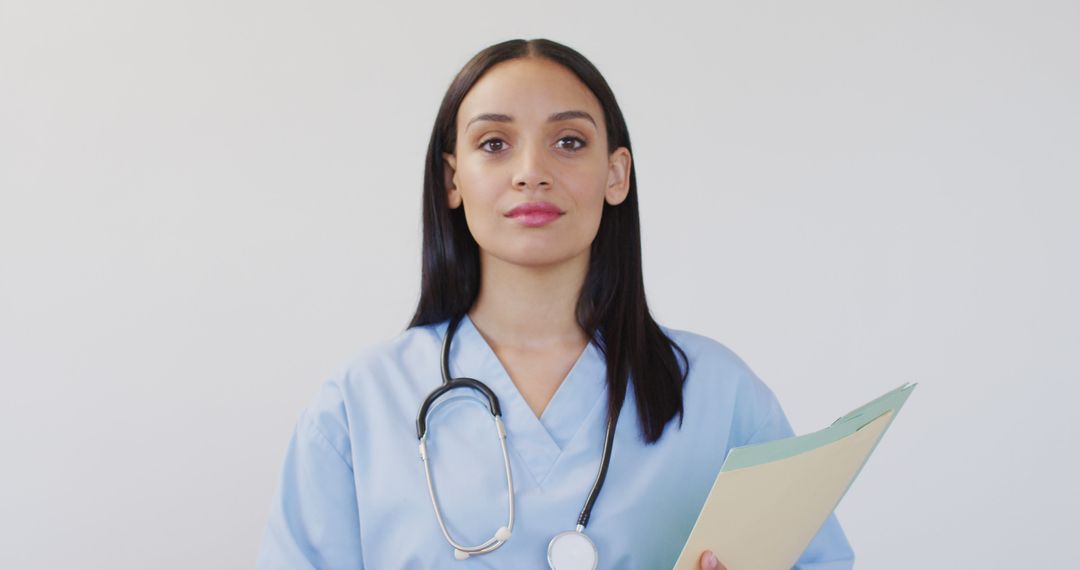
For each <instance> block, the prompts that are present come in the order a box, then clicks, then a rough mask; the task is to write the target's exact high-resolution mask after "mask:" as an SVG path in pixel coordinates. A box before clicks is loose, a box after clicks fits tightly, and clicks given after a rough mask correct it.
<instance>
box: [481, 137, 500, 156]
mask: <svg viewBox="0 0 1080 570" xmlns="http://www.w3.org/2000/svg"><path fill="white" fill-rule="evenodd" d="M489 143H491V144H495V145H498V146H497V148H495V149H492V150H487V149H485V148H484V147H485V146H487V145H488V144H489ZM505 144H506V141H504V140H502V139H500V138H498V137H491V138H490V139H487V140H486V141H484V142H482V143H480V149H481V150H484V152H492V153H494V152H499V151H500V150H502V147H503V145H505Z"/></svg>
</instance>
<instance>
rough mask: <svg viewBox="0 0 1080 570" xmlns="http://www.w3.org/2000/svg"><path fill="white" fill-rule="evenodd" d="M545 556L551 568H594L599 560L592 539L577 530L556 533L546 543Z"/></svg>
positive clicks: (591, 569)
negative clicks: (546, 551) (546, 550)
mask: <svg viewBox="0 0 1080 570" xmlns="http://www.w3.org/2000/svg"><path fill="white" fill-rule="evenodd" d="M547 558H548V565H549V566H550V567H551V568H552V569H553V570H596V565H597V563H598V561H599V555H598V553H597V551H596V545H595V544H593V541H592V539H590V538H589V537H588V536H585V533H583V532H581V531H577V530H568V531H565V532H560V533H559V534H556V535H555V537H554V538H552V539H551V542H549V543H548V553H547Z"/></svg>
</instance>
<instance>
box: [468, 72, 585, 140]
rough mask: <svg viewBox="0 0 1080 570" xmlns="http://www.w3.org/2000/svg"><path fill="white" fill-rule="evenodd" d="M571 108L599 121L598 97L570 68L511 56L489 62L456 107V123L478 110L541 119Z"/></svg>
mask: <svg viewBox="0 0 1080 570" xmlns="http://www.w3.org/2000/svg"><path fill="white" fill-rule="evenodd" d="M571 109H579V110H583V111H587V112H589V114H591V115H592V116H593V117H594V118H595V119H596V121H597V122H598V123H600V124H602V123H603V118H602V117H603V110H602V109H601V107H600V101H599V100H598V99H597V98H596V96H595V95H593V93H592V91H589V88H588V87H586V86H585V84H584V83H582V82H581V80H580V79H578V77H577V76H576V75H574V73H573V72H572V71H570V70H569V69H566V68H565V67H563V66H562V65H559V64H557V63H555V62H552V61H549V60H546V59H542V58H522V59H514V60H510V61H504V62H502V63H499V64H497V65H495V66H493V67H492V68H491V69H489V70H487V72H485V73H484V75H483V76H481V77H480V79H479V80H478V81H477V82H476V83H475V84H474V85H473V87H472V89H470V90H469V92H468V93H467V94H466V95H465V98H464V99H463V100H462V101H461V105H460V107H459V108H458V125H459V127H464V125H465V124H466V123H467V122H468V121H469V119H470V118H472V117H474V116H475V115H478V114H480V113H503V114H507V115H510V116H512V117H514V120H515V121H517V122H521V121H530V122H531V121H536V122H541V121H544V120H546V119H547V117H548V116H550V115H551V114H552V113H558V112H561V111H566V110H571ZM599 126H600V125H598V127H599Z"/></svg>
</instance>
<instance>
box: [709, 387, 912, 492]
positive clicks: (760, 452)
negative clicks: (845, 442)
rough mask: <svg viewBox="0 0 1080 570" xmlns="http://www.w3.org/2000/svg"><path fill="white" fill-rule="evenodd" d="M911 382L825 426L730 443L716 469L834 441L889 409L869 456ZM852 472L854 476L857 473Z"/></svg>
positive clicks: (772, 458)
mask: <svg viewBox="0 0 1080 570" xmlns="http://www.w3.org/2000/svg"><path fill="white" fill-rule="evenodd" d="M915 386H918V384H917V383H916V384H913V383H910V382H908V383H905V384H904V385H902V386H900V387H899V388H896V389H895V390H893V391H891V392H889V393H887V394H885V395H883V396H881V397H879V398H877V399H875V400H872V401H871V402H868V403H866V404H864V405H862V406H860V407H858V408H856V409H854V410H852V411H850V412H848V413H847V415H845V416H842V417H840V418H837V420H836V421H835V422H833V423H832V425H830V426H829V427H827V428H825V429H822V430H818V431H815V432H812V433H808V434H806V435H800V436H793V437H786V438H784V439H777V440H773V441H766V442H763V443H756V444H752V445H744V446H741V447H733V448H731V449H730V450H728V454H727V457H726V458H725V459H724V464H723V465H722V466H721V467H720V471H721V472H723V471H734V470H736V469H743V468H745V467H753V466H755V465H761V464H762V463H769V462H770V461H779V460H781V459H787V458H788V457H793V456H795V455H798V454H800V453H805V452H807V451H811V450H814V449H817V448H819V447H821V446H823V445H828V444H830V443H834V442H836V441H839V440H840V439H842V438H844V437H847V436H849V435H851V434H853V433H855V432H856V431H858V430H859V429H861V428H862V427H863V426H865V425H866V424H868V423H870V422H872V421H874V420H876V419H877V418H879V417H881V415H882V414H884V413H885V412H888V411H889V410H892V411H893V417H892V418H891V419H889V423H888V424H886V425H885V429H884V430H882V431H881V438H879V439H878V441H877V443H875V444H874V447H873V448H871V449H870V453H869V454H867V456H866V457H867V458H869V457H870V455H873V453H874V449H877V444H878V443H881V439H883V438H884V437H885V432H887V431H888V430H889V426H891V425H892V423H893V421H895V420H896V416H897V415H899V413H900V408H902V407H903V406H904V402H906V401H907V398H908V396H909V395H911V391H912V390H914V389H915ZM860 470H861V468H860ZM855 475H856V476H858V473H856V474H855Z"/></svg>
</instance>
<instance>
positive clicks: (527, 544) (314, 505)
mask: <svg viewBox="0 0 1080 570" xmlns="http://www.w3.org/2000/svg"><path fill="white" fill-rule="evenodd" d="M447 325H448V321H443V322H441V323H437V324H432V325H427V326H423V327H414V328H411V329H408V330H406V331H404V332H402V333H401V334H399V335H398V336H397V337H396V338H394V339H392V340H389V341H385V342H382V343H378V344H375V345H372V346H370V347H369V348H368V349H367V350H365V351H363V352H362V353H361V354H360V355H359V356H358V357H357V358H355V359H353V360H352V361H351V363H350V364H349V365H348V366H347V367H345V368H344V369H343V370H342V371H341V373H340V374H339V375H336V376H335V377H333V378H330V379H329V380H327V381H325V382H324V383H323V385H322V387H321V389H320V390H319V391H318V393H317V395H316V396H315V398H314V399H313V400H312V401H311V403H310V405H308V406H307V408H306V409H305V410H304V412H303V413H302V414H301V415H300V418H299V420H298V422H297V424H296V427H295V429H294V431H293V433H292V437H291V439H290V441H289V445H288V449H287V450H286V453H285V459H284V465H283V467H282V469H281V472H280V475H279V478H278V484H277V489H276V491H275V494H274V497H273V500H272V504H271V508H270V512H269V521H268V524H267V526H266V529H265V533H264V535H263V540H262V546H261V550H260V552H259V556H258V562H257V567H258V568H262V569H270V568H275V569H278V568H287V569H301V568H319V569H324V568H325V569H331V568H333V569H338V568H340V569H345V568H348V569H357V568H369V569H372V568H374V569H384V568H395V569H396V568H447V569H453V570H465V569H468V568H546V567H547V561H546V560H547V546H548V542H549V541H550V540H551V537H552V536H554V535H555V534H556V533H558V532H561V531H564V530H571V529H573V528H574V526H575V523H576V521H577V516H578V514H579V512H580V511H581V508H582V505H583V503H584V501H585V499H586V497H587V496H588V493H589V491H590V489H591V488H592V484H593V481H594V479H595V477H596V472H597V468H598V466H599V463H600V457H601V452H602V449H603V442H604V429H605V425H606V424H605V422H606V405H607V386H606V379H605V369H606V365H605V361H604V358H603V354H602V353H601V352H600V350H599V349H598V348H597V347H596V346H595V345H594V344H589V345H588V346H587V347H586V348H585V350H584V352H583V353H582V354H581V356H580V357H579V358H578V360H577V362H576V363H575V364H574V367H573V368H572V369H571V370H570V372H569V374H568V375H567V377H566V379H565V380H564V381H563V383H562V384H561V385H560V386H559V388H558V391H557V392H556V393H555V395H554V396H553V397H552V399H551V401H550V402H549V403H548V405H547V408H546V409H545V410H544V412H543V414H542V416H541V417H540V418H537V417H536V415H535V414H534V413H533V412H532V410H531V409H530V408H529V406H528V404H527V403H526V402H525V400H524V398H522V396H521V394H520V392H518V390H517V388H516V387H515V386H514V383H513V381H512V380H511V379H510V377H509V375H508V374H507V372H506V370H505V368H504V367H503V366H502V364H501V362H500V361H499V360H498V358H497V357H496V356H495V353H494V352H493V351H492V349H491V347H490V346H489V345H488V344H487V342H486V341H485V340H484V338H483V337H482V336H481V335H480V334H479V332H478V331H477V329H476V327H475V326H474V324H473V322H472V321H471V320H470V319H469V317H468V316H465V318H464V319H462V321H461V323H460V325H459V327H458V331H457V333H456V334H455V336H454V341H453V345H452V347H451V351H450V373H451V374H452V375H453V376H454V377H461V376H467V377H471V378H476V379H478V380H480V381H482V382H484V383H486V384H487V385H488V386H489V387H490V388H491V389H492V390H493V391H494V392H495V394H496V395H497V396H498V398H499V401H500V403H501V405H502V413H503V421H504V422H505V424H506V429H507V433H508V435H507V445H508V448H509V453H510V461H511V469H512V471H513V477H514V494H515V498H516V499H515V509H516V515H515V521H514V531H513V536H512V537H511V538H510V540H509V541H508V542H507V543H506V544H504V545H503V546H502V547H501V548H499V549H498V550H496V551H494V552H492V553H490V554H482V555H476V556H473V557H471V558H469V559H468V560H465V561H458V560H455V559H454V555H453V550H452V548H451V547H450V545H449V544H448V543H447V542H446V540H445V539H444V538H443V535H442V531H441V530H440V529H439V526H438V523H437V522H436V520H435V514H434V511H433V510H432V506H431V500H430V498H429V496H428V490H427V484H426V482H425V478H424V468H423V463H422V462H421V461H420V457H419V452H418V448H417V445H418V442H417V439H416V423H415V421H416V413H417V410H418V408H419V407H420V404H421V402H423V400H424V398H425V397H426V396H427V395H428V393H430V392H431V390H432V389H434V388H435V387H436V386H438V385H439V384H440V383H441V382H442V375H441V349H442V338H443V334H444V333H445V331H446V328H447ZM661 329H662V330H663V331H664V333H666V334H667V335H668V336H669V337H670V338H672V340H674V341H675V342H676V343H677V344H678V345H679V346H680V347H682V349H683V350H684V351H685V352H686V354H687V357H688V358H689V361H690V374H689V377H688V378H687V381H686V384H685V386H684V396H683V405H684V407H685V416H684V419H683V423H682V427H681V429H680V428H679V427H678V425H677V421H678V420H675V421H674V422H672V423H671V424H669V425H668V426H667V429H666V431H665V432H664V436H663V437H662V438H661V439H660V441H659V442H657V443H656V444H654V445H646V444H644V443H643V442H642V439H641V435H640V434H641V432H640V428H639V426H638V421H637V412H636V407H635V403H634V392H633V388H632V387H631V388H630V389H629V391H628V393H627V398H626V403H625V406H624V407H623V411H622V414H621V417H620V419H619V423H618V428H617V430H616V434H615V443H614V447H613V451H612V457H611V463H610V466H609V470H608V474H607V479H606V481H605V483H604V487H603V489H602V491H601V492H600V496H599V498H598V499H597V501H596V504H595V506H594V507H593V511H592V519H591V521H590V522H589V525H588V527H587V528H586V529H585V533H586V534H587V535H588V536H589V537H591V538H592V540H593V541H594V542H595V543H596V546H597V549H598V550H599V553H600V554H599V555H600V565H599V567H600V568H648V569H652V568H661V569H662V568H671V567H672V565H673V564H674V562H675V560H676V558H677V557H678V555H679V552H680V550H681V548H682V546H683V543H684V542H685V540H686V538H687V537H688V536H689V534H690V529H691V528H692V527H693V525H694V522H695V520H696V519H697V515H698V513H699V511H700V510H701V507H702V505H703V504H704V502H705V498H706V496H707V495H708V493H709V490H710V489H711V487H712V484H713V481H714V480H715V478H716V475H717V473H719V471H720V465H721V464H722V463H723V462H724V457H725V456H726V455H727V452H728V449H729V448H731V447H737V446H740V445H746V444H749V443H756V442H762V441H768V440H772V439H777V438H783V437H788V436H791V435H793V433H792V429H791V426H790V424H789V423H788V420H787V418H786V416H785V415H784V412H783V410H782V408H781V406H780V404H779V402H778V401H777V398H776V397H775V395H774V394H773V392H772V391H771V389H770V388H768V387H767V386H766V385H765V384H764V383H763V382H762V381H761V380H760V379H758V378H757V376H755V375H754V373H753V372H752V371H751V370H750V368H749V367H748V366H747V365H746V364H745V363H744V362H743V361H742V360H741V359H740V358H739V357H738V356H736V355H735V354H734V353H733V352H732V351H731V350H729V349H728V348H726V347H725V346H724V345H722V344H720V343H719V342H717V341H715V340H712V339H710V338H708V337H705V336H702V335H698V334H695V333H691V332H687V331H682V330H675V329H670V328H667V327H663V326H661ZM680 364H681V359H680ZM428 453H429V461H430V463H431V470H432V477H433V479H434V481H435V486H436V492H437V493H438V496H439V500H440V503H441V508H442V510H443V517H444V521H445V522H446V525H447V528H448V529H449V531H450V533H451V536H452V537H454V538H455V540H457V541H458V542H459V543H462V544H467V545H470V546H471V545H477V544H479V543H481V542H483V541H485V540H487V539H488V538H489V537H491V536H492V535H493V534H494V533H495V531H496V530H497V529H498V528H499V527H500V526H502V525H505V524H506V521H507V499H506V475H505V471H504V469H503V463H502V451H501V449H500V447H499V444H498V439H497V436H496V432H495V428H494V425H493V421H492V419H491V415H490V413H489V412H488V409H487V407H486V404H484V403H483V400H482V399H481V398H480V397H479V395H477V394H475V393H474V392H473V391H472V390H468V389H458V390H453V391H451V392H450V393H449V394H447V395H445V396H443V397H442V398H440V403H438V404H436V406H435V407H434V408H433V410H432V412H431V413H430V415H429V428H428ZM722 561H723V560H721V562H722ZM853 564H854V553H853V552H852V549H851V546H850V545H849V544H848V541H847V537H846V536H845V535H844V532H843V530H842V529H841V527H840V524H839V522H838V521H837V519H836V515H835V514H832V515H830V516H829V518H828V519H827V520H826V521H825V524H824V525H823V526H822V527H821V529H820V530H819V531H818V533H817V535H816V536H815V537H814V539H813V540H812V541H811V542H810V544H809V546H808V547H807V549H806V551H805V552H804V553H803V555H802V556H801V557H800V559H799V561H798V564H796V566H795V568H797V569H801V570H826V569H828V570H840V569H850V568H852V566H853Z"/></svg>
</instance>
